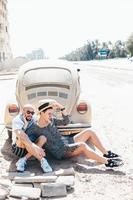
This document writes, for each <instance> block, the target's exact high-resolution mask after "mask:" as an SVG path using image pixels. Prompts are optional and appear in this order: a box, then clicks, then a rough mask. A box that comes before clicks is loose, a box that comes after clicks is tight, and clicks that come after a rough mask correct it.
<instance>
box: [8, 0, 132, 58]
mask: <svg viewBox="0 0 133 200" xmlns="http://www.w3.org/2000/svg"><path fill="white" fill-rule="evenodd" d="M7 8H8V21H9V34H10V45H11V49H12V53H13V56H14V57H17V56H25V55H26V53H30V52H31V51H32V50H35V49H38V48H42V49H43V50H44V53H45V55H46V56H48V57H50V58H57V57H61V56H64V55H66V54H68V53H70V52H71V51H73V50H75V49H76V48H79V47H81V46H83V45H84V44H86V43H87V41H88V40H95V39H99V40H100V41H109V40H110V41H112V42H115V41H116V40H119V39H120V40H122V41H126V40H127V38H128V37H129V36H130V34H131V33H132V32H133V0H8V5H7Z"/></svg>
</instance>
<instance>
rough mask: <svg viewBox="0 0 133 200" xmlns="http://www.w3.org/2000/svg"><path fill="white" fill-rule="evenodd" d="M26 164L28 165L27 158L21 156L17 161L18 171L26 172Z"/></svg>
mask: <svg viewBox="0 0 133 200" xmlns="http://www.w3.org/2000/svg"><path fill="white" fill-rule="evenodd" d="M25 165H26V160H25V158H20V159H19V160H18V161H17V163H16V167H17V171H19V172H24V170H25Z"/></svg>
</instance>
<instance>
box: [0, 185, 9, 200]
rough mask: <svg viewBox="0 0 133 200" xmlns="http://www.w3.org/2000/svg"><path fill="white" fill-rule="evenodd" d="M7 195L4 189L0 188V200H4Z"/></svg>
mask: <svg viewBox="0 0 133 200" xmlns="http://www.w3.org/2000/svg"><path fill="white" fill-rule="evenodd" d="M8 193H9V191H8V190H7V189H6V188H4V187H2V186H0V200H5V199H6V197H7V195H8Z"/></svg>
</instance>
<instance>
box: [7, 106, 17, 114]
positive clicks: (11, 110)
mask: <svg viewBox="0 0 133 200" xmlns="http://www.w3.org/2000/svg"><path fill="white" fill-rule="evenodd" d="M8 111H9V113H10V114H11V115H14V114H15V115H16V114H18V113H19V108H18V106H17V105H16V104H10V105H9V107H8Z"/></svg>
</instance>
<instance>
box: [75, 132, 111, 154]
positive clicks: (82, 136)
mask: <svg viewBox="0 0 133 200" xmlns="http://www.w3.org/2000/svg"><path fill="white" fill-rule="evenodd" d="M88 140H89V141H91V143H92V144H93V145H94V146H95V147H97V148H98V149H99V150H100V151H101V152H102V153H103V154H107V153H108V150H107V149H105V148H104V146H103V145H102V143H101V142H100V140H99V138H98V137H97V135H96V134H95V133H94V132H93V131H91V130H89V129H86V130H84V131H82V132H80V133H78V134H77V135H75V136H74V142H76V143H77V142H87V141H88Z"/></svg>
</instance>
